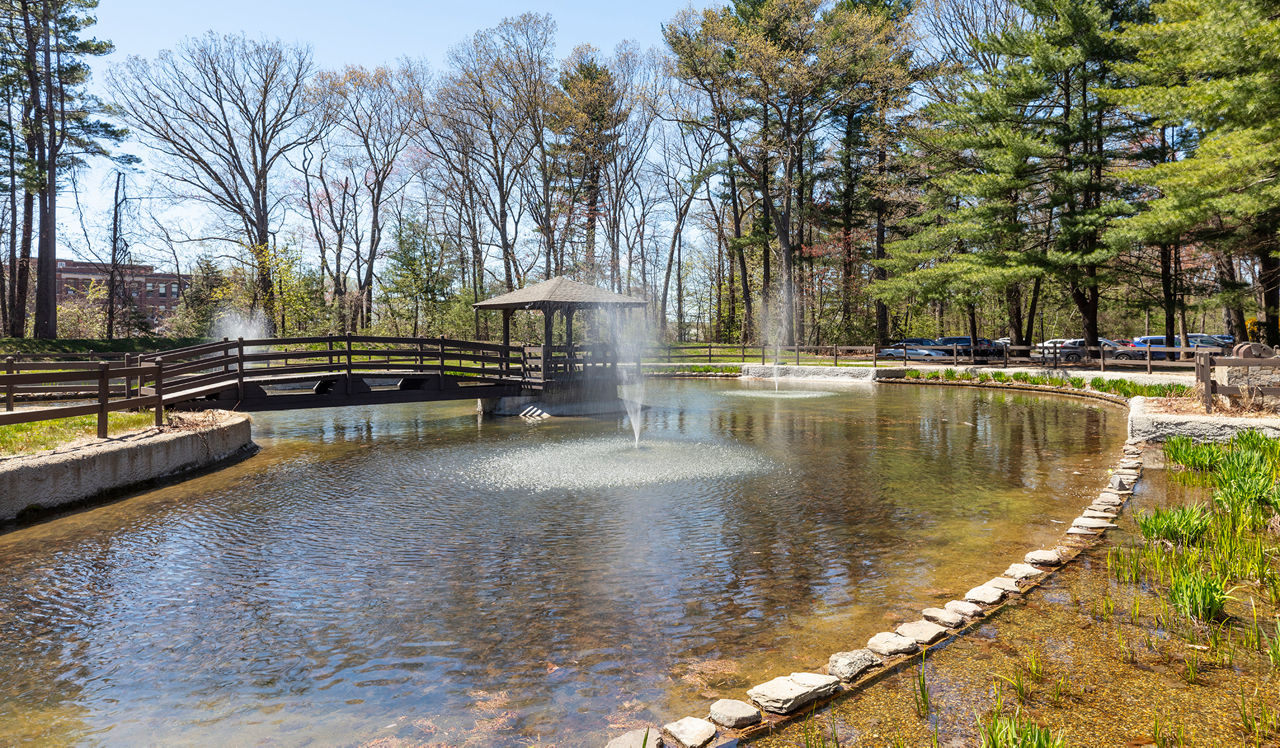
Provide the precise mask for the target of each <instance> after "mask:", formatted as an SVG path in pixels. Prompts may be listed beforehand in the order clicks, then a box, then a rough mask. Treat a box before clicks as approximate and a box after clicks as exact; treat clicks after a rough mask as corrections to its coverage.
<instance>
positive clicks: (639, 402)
mask: <svg viewBox="0 0 1280 748" xmlns="http://www.w3.org/2000/svg"><path fill="white" fill-rule="evenodd" d="M612 316H613V320H612V322H613V325H612V327H613V343H614V350H616V351H617V353H618V367H617V370H618V395H619V397H621V398H622V404H623V406H624V407H625V408H626V409H627V420H629V421H630V422H631V431H632V433H633V434H634V435H635V445H636V447H639V446H640V430H641V428H642V425H641V422H640V414H641V413H642V412H643V411H644V371H642V367H641V361H642V360H643V358H644V351H645V347H646V345H647V344H648V341H649V330H648V325H647V324H646V322H645V316H644V311H643V310H626V309H622V310H618V311H615V312H614V313H613V315H612Z"/></svg>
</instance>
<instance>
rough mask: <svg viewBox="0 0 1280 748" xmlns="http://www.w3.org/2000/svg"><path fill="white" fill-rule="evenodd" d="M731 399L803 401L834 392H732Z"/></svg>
mask: <svg viewBox="0 0 1280 748" xmlns="http://www.w3.org/2000/svg"><path fill="white" fill-rule="evenodd" d="M724 394H725V395H727V396H729V397H758V398H760V399H762V400H803V399H806V398H810V397H827V396H829V395H834V394H836V393H834V392H823V391H822V390H730V391H729V392H726V393H724Z"/></svg>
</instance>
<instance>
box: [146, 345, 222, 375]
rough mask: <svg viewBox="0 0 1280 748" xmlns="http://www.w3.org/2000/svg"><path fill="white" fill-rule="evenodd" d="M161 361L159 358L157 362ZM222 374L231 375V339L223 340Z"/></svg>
mask: <svg viewBox="0 0 1280 748" xmlns="http://www.w3.org/2000/svg"><path fill="white" fill-rule="evenodd" d="M159 361H160V359H159V358H158V357H157V358H156V362H157V363H159ZM222 373H223V374H230V373H231V338H223V339H222Z"/></svg>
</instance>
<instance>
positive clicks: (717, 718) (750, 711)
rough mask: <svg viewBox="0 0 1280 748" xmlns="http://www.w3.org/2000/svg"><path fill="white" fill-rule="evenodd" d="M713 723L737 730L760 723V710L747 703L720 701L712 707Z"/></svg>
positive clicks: (728, 700)
mask: <svg viewBox="0 0 1280 748" xmlns="http://www.w3.org/2000/svg"><path fill="white" fill-rule="evenodd" d="M711 721H712V722H715V723H716V724H718V725H723V726H725V727H730V728H733V729H737V728H739V727H747V726H748V725H754V724H755V723H757V722H759V721H760V710H759V709H756V708H755V707H754V706H751V705H750V704H748V703H747V702H745V701H739V700H737V699H720V700H719V701H717V702H715V703H714V704H712V705H711Z"/></svg>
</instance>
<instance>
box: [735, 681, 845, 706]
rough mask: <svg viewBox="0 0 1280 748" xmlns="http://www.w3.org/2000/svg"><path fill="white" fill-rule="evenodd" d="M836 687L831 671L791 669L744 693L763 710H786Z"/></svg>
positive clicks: (834, 689) (837, 683)
mask: <svg viewBox="0 0 1280 748" xmlns="http://www.w3.org/2000/svg"><path fill="white" fill-rule="evenodd" d="M839 687H840V679H839V678H837V677H835V676H834V675H820V674H818V673H792V674H791V675H784V676H778V677H777V678H774V679H773V680H771V681H768V682H767V683H761V684H760V685H758V686H753V687H752V688H751V689H750V690H749V691H747V696H748V697H750V699H751V700H752V701H754V702H755V703H756V704H758V705H759V706H760V708H761V709H763V710H765V711H766V712H773V713H775V714H789V713H791V712H794V711H795V710H797V709H799V708H800V707H802V706H804V705H805V704H808V703H810V702H813V701H817V700H818V699H820V698H822V697H824V696H829V695H831V694H833V693H835V692H836V689H838V688H839Z"/></svg>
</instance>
